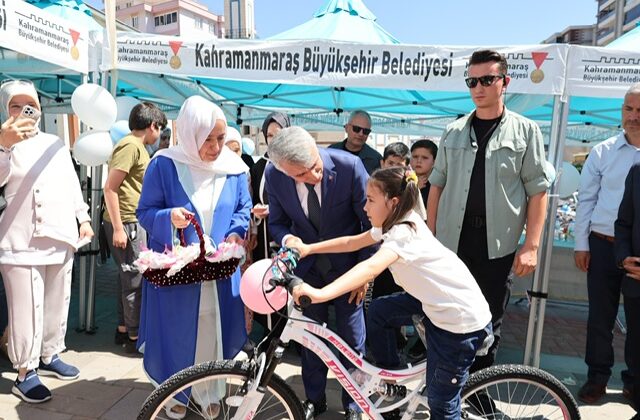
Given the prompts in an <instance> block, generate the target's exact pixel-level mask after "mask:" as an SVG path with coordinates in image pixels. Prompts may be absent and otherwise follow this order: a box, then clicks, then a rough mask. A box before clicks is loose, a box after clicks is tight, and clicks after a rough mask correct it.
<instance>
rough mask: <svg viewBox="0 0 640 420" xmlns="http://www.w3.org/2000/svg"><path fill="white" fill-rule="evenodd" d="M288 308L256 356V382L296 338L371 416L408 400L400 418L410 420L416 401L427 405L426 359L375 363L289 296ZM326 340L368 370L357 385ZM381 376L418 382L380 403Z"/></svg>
mask: <svg viewBox="0 0 640 420" xmlns="http://www.w3.org/2000/svg"><path fill="white" fill-rule="evenodd" d="M287 312H288V317H289V318H288V319H287V321H286V322H287V324H286V325H285V327H284V330H283V331H282V334H281V335H280V340H274V341H275V342H277V344H275V346H274V345H273V344H274V343H273V342H272V346H271V347H270V349H269V350H268V351H267V354H268V355H267V356H266V359H262V360H260V359H261V357H260V356H259V357H258V360H257V361H258V363H259V366H258V376H257V377H256V382H258V383H260V384H264V383H265V382H268V380H269V378H270V376H271V373H272V372H273V371H274V370H275V367H276V365H277V364H278V363H279V362H280V357H281V355H282V352H283V351H284V347H283V344H286V343H288V342H290V341H296V342H298V343H300V344H301V345H302V346H304V347H305V348H307V349H309V350H311V351H312V352H313V353H315V354H316V355H317V356H318V357H319V358H320V359H321V360H322V361H323V362H324V364H325V365H326V366H327V367H328V368H329V370H331V372H333V374H334V375H335V377H336V379H338V382H340V384H341V385H342V387H343V388H344V389H345V390H346V391H347V392H348V393H349V395H350V396H351V398H353V400H354V401H355V402H356V404H357V405H358V406H359V407H360V408H361V409H362V411H363V412H364V413H365V414H367V415H368V416H369V417H370V418H372V419H374V420H383V417H382V413H387V412H390V411H392V410H394V409H396V408H399V407H402V406H403V405H405V404H407V407H406V409H405V411H404V414H403V416H402V419H403V420H409V419H411V418H412V417H413V414H414V413H415V411H416V410H417V409H418V406H419V405H423V406H425V407H426V406H427V404H426V397H423V396H422V395H421V394H420V391H421V390H422V389H423V388H424V385H425V380H426V378H425V371H426V362H421V363H419V364H417V365H415V366H412V365H408V367H407V368H405V369H398V370H391V369H382V368H379V367H376V366H374V365H372V364H370V363H369V362H367V361H366V360H364V358H363V356H362V355H361V354H359V353H358V352H356V351H355V350H353V349H352V348H351V347H350V346H349V345H348V344H347V343H346V342H345V341H344V340H343V339H342V338H341V337H340V336H338V335H337V334H336V333H335V332H333V331H331V330H330V329H329V328H327V326H326V324H322V325H321V324H319V323H318V322H316V321H313V320H311V319H310V318H307V317H306V316H304V315H303V314H302V312H301V311H300V310H299V309H297V308H296V307H295V306H294V305H293V303H292V301H291V299H289V303H288V311H287ZM323 340H325V341H323ZM327 343H329V344H330V345H331V347H333V348H335V349H337V350H338V352H339V353H340V354H342V355H343V356H344V357H345V358H346V359H347V360H349V361H351V363H353V365H354V366H355V367H356V368H358V369H360V370H361V371H363V372H365V373H367V374H368V375H369V376H370V378H369V379H368V380H367V381H366V382H365V383H363V384H362V385H359V384H358V383H357V382H356V381H355V380H354V379H353V377H352V376H351V373H350V372H349V370H348V369H347V368H346V367H345V366H344V365H343V364H342V362H340V359H339V358H338V356H337V355H336V354H335V353H334V352H333V351H331V349H330V347H329V346H328V345H327ZM384 380H388V381H393V382H397V383H404V382H408V381H411V380H420V383H419V384H418V385H417V386H415V387H414V388H413V390H412V391H411V392H410V393H408V394H407V395H406V396H405V397H404V398H402V399H399V400H397V401H395V402H394V403H393V404H389V405H386V406H384V407H380V404H381V403H382V402H383V401H384V396H382V395H380V394H377V389H378V385H379V384H380V383H381V381H384ZM375 396H377V397H378V398H377V399H375V401H374V400H373V399H372V397H375ZM258 403H259V401H258ZM250 405H251V404H250ZM256 406H257V404H256ZM247 408H248V407H247ZM249 411H250V410H249Z"/></svg>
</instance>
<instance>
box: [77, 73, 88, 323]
mask: <svg viewBox="0 0 640 420" xmlns="http://www.w3.org/2000/svg"><path fill="white" fill-rule="evenodd" d="M88 81H89V78H88V76H87V75H82V81H81V84H85V83H88ZM85 129H86V127H85V126H84V124H83V123H80V132H83V131H84V130H85ZM73 132H74V133H75V129H74V130H73ZM75 140H77V137H76V138H75V139H74V141H75ZM79 175H80V185H81V186H82V196H83V199H84V202H85V203H86V202H87V196H88V188H89V186H88V183H87V167H86V166H84V165H80V174H79ZM78 295H79V296H78V297H79V299H78V327H77V329H76V331H84V329H85V328H86V325H87V318H86V315H87V312H86V305H87V256H86V255H85V254H84V253H80V256H79V267H78Z"/></svg>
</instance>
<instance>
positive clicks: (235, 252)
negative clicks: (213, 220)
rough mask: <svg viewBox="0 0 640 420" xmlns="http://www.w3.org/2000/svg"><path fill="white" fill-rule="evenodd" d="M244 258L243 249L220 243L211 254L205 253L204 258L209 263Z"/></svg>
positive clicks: (236, 245)
mask: <svg viewBox="0 0 640 420" xmlns="http://www.w3.org/2000/svg"><path fill="white" fill-rule="evenodd" d="M244 256H245V249H244V247H243V246H242V245H239V244H237V243H230V242H222V243H221V244H219V245H218V248H217V249H216V250H214V251H213V252H207V253H206V254H205V256H204V258H205V259H206V260H207V261H209V262H220V261H227V260H230V259H232V258H239V259H242V258H243V257H244Z"/></svg>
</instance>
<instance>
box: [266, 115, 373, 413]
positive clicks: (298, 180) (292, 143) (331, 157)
mask: <svg viewBox="0 0 640 420" xmlns="http://www.w3.org/2000/svg"><path fill="white" fill-rule="evenodd" d="M268 153H269V159H270V160H271V162H272V163H273V164H274V165H269V166H267V168H266V170H265V179H266V182H265V187H266V190H267V193H268V197H269V231H270V232H271V235H272V238H273V239H274V240H275V241H276V242H277V243H281V244H285V245H286V244H287V241H288V240H289V239H290V238H291V235H295V236H296V237H298V238H301V239H302V241H304V242H305V243H314V242H318V241H322V240H325V239H331V238H335V237H339V236H344V235H356V234H358V233H361V232H363V231H366V230H369V229H370V228H371V224H370V222H369V219H368V218H367V216H366V213H365V212H364V205H365V203H366V183H367V179H368V175H367V171H366V169H365V168H364V166H363V164H362V162H361V161H360V159H358V157H356V156H353V155H351V154H349V153H344V152H342V151H338V150H331V149H319V148H318V147H317V146H316V143H315V140H314V139H313V137H311V135H310V134H309V133H307V132H306V131H305V130H304V129H303V128H300V127H290V128H283V129H282V130H281V131H280V132H279V133H278V134H277V135H276V136H275V137H274V138H273V140H271V142H269V149H268ZM369 255H371V250H362V251H360V252H352V253H343V254H332V255H331V259H329V257H328V256H327V255H322V254H320V255H313V256H311V257H309V258H305V259H303V260H302V261H300V264H299V265H298V267H297V269H296V274H297V275H298V276H300V277H302V278H303V279H304V280H305V281H306V282H307V283H309V284H310V285H312V286H314V287H323V286H325V285H327V284H328V283H331V282H332V281H333V280H334V279H336V278H337V277H339V276H340V275H342V274H343V273H345V272H346V271H347V270H349V269H350V268H352V267H353V266H354V265H355V264H356V263H358V262H359V261H361V260H362V259H365V258H366V257H368V256H369ZM365 290H366V288H362V289H360V290H357V291H354V292H351V294H350V295H349V294H345V295H343V296H341V297H339V298H337V299H335V300H334V301H333V302H332V303H333V305H334V307H335V312H336V323H337V332H338V334H339V335H340V336H341V337H342V338H343V339H344V340H345V341H346V342H347V343H348V344H349V345H350V346H351V347H353V348H354V349H355V350H356V351H358V352H360V353H364V350H365V348H364V340H365V325H364V315H363V311H362V304H361V301H362V298H363V297H364V291H365ZM351 298H353V301H352V302H351V303H349V300H350V299H351ZM328 306H329V305H328V304H327V303H322V304H314V305H311V306H309V307H308V308H306V309H305V311H304V314H305V315H306V316H308V317H310V318H312V319H315V320H317V321H320V322H327V320H328ZM342 363H343V364H345V366H347V367H349V366H351V365H350V364H349V363H348V361H347V360H346V359H343V360H342ZM302 380H303V382H304V387H305V393H306V395H307V401H305V404H304V405H305V411H306V412H307V418H309V417H310V416H317V415H318V414H320V413H322V412H324V411H325V410H326V408H327V404H326V396H325V386H326V381H327V367H326V366H325V365H324V363H323V362H322V361H321V360H320V359H319V358H318V357H317V356H316V355H315V354H314V353H312V352H311V351H309V350H307V349H304V348H303V350H302ZM342 403H343V406H344V409H345V416H346V419H359V418H360V414H359V413H358V412H357V410H356V406H355V404H354V403H353V401H352V400H351V399H350V397H349V396H348V394H347V393H346V392H344V391H343V396H342Z"/></svg>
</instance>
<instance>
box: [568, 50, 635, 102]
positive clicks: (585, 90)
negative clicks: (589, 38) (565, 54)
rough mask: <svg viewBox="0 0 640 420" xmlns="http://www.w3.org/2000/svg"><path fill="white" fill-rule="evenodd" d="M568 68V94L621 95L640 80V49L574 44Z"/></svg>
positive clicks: (618, 96)
mask: <svg viewBox="0 0 640 420" xmlns="http://www.w3.org/2000/svg"><path fill="white" fill-rule="evenodd" d="M568 61H569V63H568V67H569V68H568V71H567V94H569V95H573V96H592V97H603V98H622V97H624V94H625V92H626V91H627V90H628V89H629V87H630V86H631V85H633V84H635V83H640V52H631V51H619V50H614V49H608V48H595V47H578V46H572V48H571V51H570V53H569V60H568Z"/></svg>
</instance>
